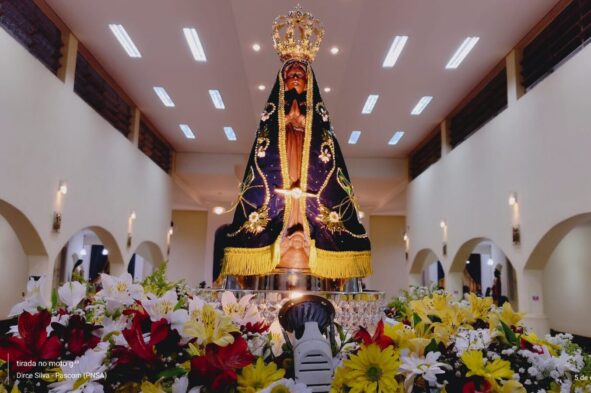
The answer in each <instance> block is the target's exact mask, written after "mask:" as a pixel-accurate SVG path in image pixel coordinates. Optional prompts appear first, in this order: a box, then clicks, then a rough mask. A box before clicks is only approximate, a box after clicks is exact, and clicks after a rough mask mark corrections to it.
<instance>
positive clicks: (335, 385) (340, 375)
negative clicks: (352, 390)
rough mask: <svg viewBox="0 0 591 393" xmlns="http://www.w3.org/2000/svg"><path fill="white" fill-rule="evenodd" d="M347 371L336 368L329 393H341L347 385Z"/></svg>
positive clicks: (342, 368)
mask: <svg viewBox="0 0 591 393" xmlns="http://www.w3.org/2000/svg"><path fill="white" fill-rule="evenodd" d="M347 381H348V376H347V370H346V369H345V368H344V367H339V368H337V371H336V372H335V374H334V377H333V379H332V385H331V386H330V393H343V392H344V391H345V386H346V385H347Z"/></svg>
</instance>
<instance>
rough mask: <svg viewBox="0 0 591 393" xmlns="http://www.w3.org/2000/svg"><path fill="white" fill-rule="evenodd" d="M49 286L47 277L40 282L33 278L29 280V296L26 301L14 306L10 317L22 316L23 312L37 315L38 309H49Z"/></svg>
mask: <svg viewBox="0 0 591 393" xmlns="http://www.w3.org/2000/svg"><path fill="white" fill-rule="evenodd" d="M47 285H48V284H47V278H46V277H45V276H41V277H40V278H39V279H38V280H35V279H34V278H32V277H31V278H29V281H27V294H26V295H25V300H23V301H22V302H20V303H18V304H16V305H14V306H13V307H12V308H11V309H10V312H9V313H8V316H9V317H13V316H15V315H19V314H21V313H22V312H23V311H27V312H30V313H35V312H37V308H38V307H41V308H47V307H49V304H50V302H49V298H48V297H47V294H48V293H49V291H48V287H47Z"/></svg>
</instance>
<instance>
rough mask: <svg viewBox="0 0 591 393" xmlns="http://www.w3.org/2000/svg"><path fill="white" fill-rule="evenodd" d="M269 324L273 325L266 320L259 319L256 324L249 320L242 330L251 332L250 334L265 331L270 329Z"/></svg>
mask: <svg viewBox="0 0 591 393" xmlns="http://www.w3.org/2000/svg"><path fill="white" fill-rule="evenodd" d="M269 326H271V325H269V324H268V323H266V322H265V321H258V322H256V323H254V324H253V323H251V322H248V323H247V324H246V325H243V326H242V332H243V333H250V334H255V333H264V332H266V331H267V330H269Z"/></svg>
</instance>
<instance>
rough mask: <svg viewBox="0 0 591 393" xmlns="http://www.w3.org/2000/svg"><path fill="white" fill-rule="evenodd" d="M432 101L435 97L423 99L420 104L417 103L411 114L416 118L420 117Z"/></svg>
mask: <svg viewBox="0 0 591 393" xmlns="http://www.w3.org/2000/svg"><path fill="white" fill-rule="evenodd" d="M432 99H433V97H431V96H424V97H423V98H421V99H420V100H419V102H417V104H416V105H415V107H414V108H413V109H412V112H410V114H411V115H415V116H418V115H420V114H421V113H422V112H423V111H424V110H425V108H426V107H427V105H429V103H430V102H431V100H432Z"/></svg>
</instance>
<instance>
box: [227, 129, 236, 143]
mask: <svg viewBox="0 0 591 393" xmlns="http://www.w3.org/2000/svg"><path fill="white" fill-rule="evenodd" d="M224 132H225V133H226V138H228V140H229V141H235V140H236V133H235V132H234V129H233V128H232V127H224Z"/></svg>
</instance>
